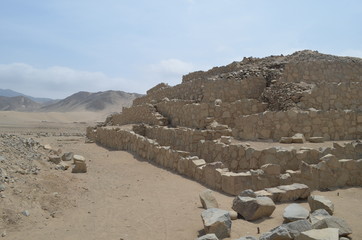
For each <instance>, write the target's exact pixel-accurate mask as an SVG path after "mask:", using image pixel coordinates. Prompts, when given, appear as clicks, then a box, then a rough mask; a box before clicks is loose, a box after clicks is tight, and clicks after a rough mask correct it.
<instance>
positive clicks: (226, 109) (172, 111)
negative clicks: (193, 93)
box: [156, 99, 267, 129]
mask: <svg viewBox="0 0 362 240" xmlns="http://www.w3.org/2000/svg"><path fill="white" fill-rule="evenodd" d="M266 107H267V104H265V103H261V102H259V101H258V100H256V99H242V100H238V101H235V102H232V103H228V102H221V103H219V104H215V103H192V102H188V101H179V100H171V101H162V102H159V103H158V104H156V108H157V111H159V112H160V113H161V114H162V115H163V116H165V117H167V118H168V119H169V122H170V124H171V125H172V126H174V127H176V126H182V127H190V128H198V129H205V128H206V126H208V124H210V123H211V122H212V121H213V120H216V121H217V122H218V123H221V124H226V125H228V126H229V127H233V126H234V123H235V121H234V119H235V118H238V117H240V116H241V115H249V114H254V113H260V112H264V110H265V109H266Z"/></svg>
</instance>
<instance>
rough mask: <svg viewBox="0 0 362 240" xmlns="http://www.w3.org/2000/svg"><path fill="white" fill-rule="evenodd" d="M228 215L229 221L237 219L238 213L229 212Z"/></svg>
mask: <svg viewBox="0 0 362 240" xmlns="http://www.w3.org/2000/svg"><path fill="white" fill-rule="evenodd" d="M229 214H230V218H231V220H236V219H238V213H237V212H235V211H232V210H231V211H229Z"/></svg>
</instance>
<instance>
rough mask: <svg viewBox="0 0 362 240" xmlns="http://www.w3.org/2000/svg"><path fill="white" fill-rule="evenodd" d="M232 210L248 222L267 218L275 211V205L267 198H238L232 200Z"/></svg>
mask: <svg viewBox="0 0 362 240" xmlns="http://www.w3.org/2000/svg"><path fill="white" fill-rule="evenodd" d="M232 209H233V210H235V211H236V212H237V213H239V214H240V215H241V216H242V217H243V218H244V219H246V220H248V221H253V220H257V219H260V218H263V217H269V216H270V215H271V214H272V213H273V212H274V210H275V204H274V202H273V200H272V199H270V198H268V197H257V198H251V197H240V196H237V197H235V198H234V201H233V206H232Z"/></svg>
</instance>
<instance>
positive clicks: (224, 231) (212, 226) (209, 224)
mask: <svg viewBox="0 0 362 240" xmlns="http://www.w3.org/2000/svg"><path fill="white" fill-rule="evenodd" d="M201 218H202V221H203V223H204V229H205V232H206V233H214V234H215V235H216V236H217V237H218V238H219V239H223V238H226V237H230V230H231V219H230V215H229V212H228V211H225V210H221V209H218V208H209V209H207V210H204V211H203V212H202V213H201Z"/></svg>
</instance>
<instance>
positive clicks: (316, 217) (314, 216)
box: [309, 209, 331, 225]
mask: <svg viewBox="0 0 362 240" xmlns="http://www.w3.org/2000/svg"><path fill="white" fill-rule="evenodd" d="M330 216H331V215H330V214H329V213H328V212H327V211H326V210H324V209H317V210H315V211H314V212H312V213H311V214H310V215H309V221H310V222H311V224H312V225H313V224H315V223H316V222H318V221H320V220H322V219H325V218H326V217H330Z"/></svg>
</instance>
